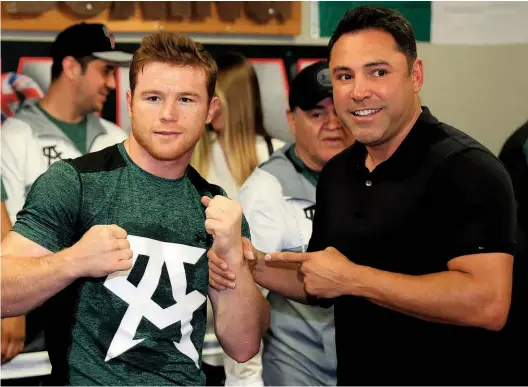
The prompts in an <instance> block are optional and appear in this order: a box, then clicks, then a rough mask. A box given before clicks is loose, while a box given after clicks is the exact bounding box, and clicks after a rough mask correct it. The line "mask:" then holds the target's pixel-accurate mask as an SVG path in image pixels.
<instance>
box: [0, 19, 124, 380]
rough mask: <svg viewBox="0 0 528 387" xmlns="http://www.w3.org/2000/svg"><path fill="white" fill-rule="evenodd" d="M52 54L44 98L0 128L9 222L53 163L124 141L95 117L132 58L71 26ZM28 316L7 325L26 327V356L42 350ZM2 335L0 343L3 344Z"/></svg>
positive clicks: (101, 34) (104, 32) (34, 318)
mask: <svg viewBox="0 0 528 387" xmlns="http://www.w3.org/2000/svg"><path fill="white" fill-rule="evenodd" d="M50 54H51V57H52V59H53V65H52V69H51V84H50V86H49V88H48V90H47V92H46V94H45V95H44V97H43V98H42V99H41V100H29V101H25V102H24V103H23V105H22V106H21V107H20V109H19V111H18V112H17V114H16V115H15V117H14V118H9V119H8V120H7V121H6V122H4V123H3V125H2V144H1V147H2V152H1V158H2V180H3V183H4V186H5V190H6V191H7V196H8V199H7V200H6V206H7V211H8V213H9V217H10V219H11V222H12V223H14V222H15V219H16V215H17V212H18V211H20V210H21V209H22V207H23V205H24V202H25V199H26V195H27V192H28V191H29V188H30V187H31V185H32V184H33V182H34V181H35V179H36V178H37V177H39V176H40V175H41V174H42V173H43V172H44V171H45V170H46V169H47V168H48V167H49V166H50V165H51V164H52V163H53V162H55V161H57V160H60V159H66V158H75V157H79V156H81V155H83V154H86V153H90V152H94V151H98V150H100V149H103V148H105V147H107V146H110V145H113V144H116V143H118V142H122V141H124V140H125V138H126V137H127V133H126V132H125V131H124V130H122V129H121V128H119V127H118V126H116V125H114V124H113V123H111V122H109V121H107V120H104V119H102V118H100V117H99V114H100V112H101V111H102V109H103V105H104V103H105V101H106V98H107V96H108V94H109V93H110V91H111V90H113V89H115V87H116V79H115V69H116V66H117V64H118V63H120V62H128V61H130V60H131V58H132V55H131V54H128V53H124V52H120V51H117V50H116V49H115V42H114V39H113V37H112V35H111V34H110V32H109V31H108V29H107V28H106V26H105V25H103V24H91V23H90V24H89V23H79V24H75V25H72V26H70V27H68V28H67V29H65V30H64V31H62V32H61V33H59V34H58V36H57V38H56V39H55V42H54V43H53V44H52V46H51V52H50ZM28 316H29V317H28V319H27V322H26V321H24V320H25V317H24V316H21V317H15V318H14V319H13V320H15V319H18V324H10V325H11V326H16V325H20V324H26V323H27V330H26V340H25V344H26V348H25V350H24V352H26V351H28V352H30V351H31V352H33V351H39V350H43V349H44V346H43V339H42V337H41V323H42V321H41V316H39V315H38V309H37V311H35V312H31V313H30V314H29V315H28ZM10 322H11V321H10ZM15 322H16V321H12V322H11V323H15ZM4 333H5V332H4V331H2V341H4V340H7V336H6V337H4ZM13 355H16V354H15V353H13V352H11V353H10V356H13ZM4 360H5V361H7V362H8V361H9V360H10V359H4V358H3V361H2V362H4ZM14 363H16V362H13V364H11V366H10V367H13V366H15V364H14ZM26 367H27V366H26ZM2 368H4V366H3V367H2ZM42 373H45V371H44V370H42V369H41V370H33V371H32V370H31V367H29V368H26V369H25V371H24V376H25V377H31V376H38V375H41V374H42Z"/></svg>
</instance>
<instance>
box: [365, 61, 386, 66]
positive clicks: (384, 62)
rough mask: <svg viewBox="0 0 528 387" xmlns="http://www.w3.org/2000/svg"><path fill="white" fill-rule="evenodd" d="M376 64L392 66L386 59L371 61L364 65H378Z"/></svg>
mask: <svg viewBox="0 0 528 387" xmlns="http://www.w3.org/2000/svg"><path fill="white" fill-rule="evenodd" d="M376 66H390V63H389V62H387V61H385V60H377V61H375V62H369V63H367V64H365V65H363V67H376Z"/></svg>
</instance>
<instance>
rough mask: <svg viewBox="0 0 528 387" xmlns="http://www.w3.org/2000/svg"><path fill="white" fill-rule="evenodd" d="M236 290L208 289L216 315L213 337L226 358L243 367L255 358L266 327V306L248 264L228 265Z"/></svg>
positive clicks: (267, 307) (267, 314) (267, 312)
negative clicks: (234, 278) (243, 364)
mask: <svg viewBox="0 0 528 387" xmlns="http://www.w3.org/2000/svg"><path fill="white" fill-rule="evenodd" d="M230 268H231V270H232V271H233V273H234V274H235V275H236V278H237V281H236V287H235V288H234V289H227V290H224V291H221V292H219V291H217V290H215V289H213V288H211V287H209V297H210V299H211V302H212V305H213V308H214V311H215V328H216V335H217V337H218V339H219V341H220V343H221V344H222V347H223V348H224V351H225V352H226V353H227V355H228V356H230V357H231V358H233V359H235V360H236V361H238V362H239V363H244V362H246V361H248V360H249V359H251V358H252V357H253V356H255V355H256V354H257V353H258V351H259V348H260V342H261V339H262V336H263V335H264V333H265V331H266V330H267V329H268V325H269V313H270V312H269V304H268V302H267V301H266V299H265V298H264V297H263V296H262V293H261V292H260V290H259V289H258V287H257V285H256V284H255V282H254V280H253V277H252V276H251V272H250V269H249V267H248V265H247V263H246V262H245V261H244V260H243V259H240V260H239V262H238V263H230Z"/></svg>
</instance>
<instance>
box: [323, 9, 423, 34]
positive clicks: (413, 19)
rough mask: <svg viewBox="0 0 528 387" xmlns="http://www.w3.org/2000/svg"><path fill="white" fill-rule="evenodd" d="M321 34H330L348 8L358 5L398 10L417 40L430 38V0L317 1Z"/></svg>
mask: <svg viewBox="0 0 528 387" xmlns="http://www.w3.org/2000/svg"><path fill="white" fill-rule="evenodd" d="M318 3H319V25H320V31H321V32H320V35H321V36H332V34H333V32H334V30H335V28H336V27H337V24H338V23H339V20H341V18H342V17H343V16H344V14H345V12H346V11H347V10H348V9H352V8H354V7H357V6H358V5H371V6H381V7H386V8H391V9H394V10H396V11H398V12H400V13H401V14H402V15H403V16H404V17H405V18H406V19H407V20H409V23H411V25H412V27H413V30H414V34H415V37H416V40H417V41H422V42H429V41H430V40H431V2H430V1H319V2H318Z"/></svg>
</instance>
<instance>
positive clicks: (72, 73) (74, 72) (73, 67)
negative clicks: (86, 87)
mask: <svg viewBox="0 0 528 387" xmlns="http://www.w3.org/2000/svg"><path fill="white" fill-rule="evenodd" d="M62 72H63V73H64V75H65V76H66V78H68V79H71V80H73V79H76V78H78V77H79V76H80V75H81V72H82V71H81V64H80V63H79V62H77V61H76V60H75V58H74V57H73V56H67V57H65V58H64V59H62Z"/></svg>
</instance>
